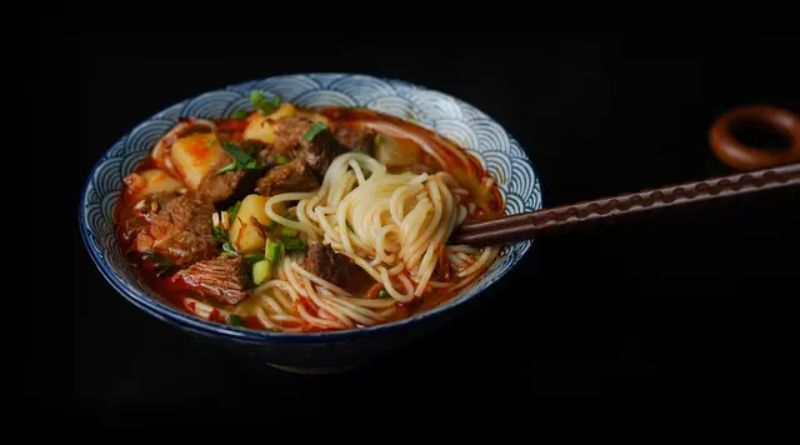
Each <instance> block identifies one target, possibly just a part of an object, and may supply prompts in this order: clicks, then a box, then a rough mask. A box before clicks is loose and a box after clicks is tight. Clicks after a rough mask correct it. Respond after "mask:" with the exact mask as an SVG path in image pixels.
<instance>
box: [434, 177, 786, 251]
mask: <svg viewBox="0 0 800 445" xmlns="http://www.w3.org/2000/svg"><path fill="white" fill-rule="evenodd" d="M798 185H800V164H798V163H795V164H789V165H783V166H779V167H772V168H768V169H763V170H757V171H751V172H747V173H738V174H734V175H729V176H722V177H717V178H712V179H707V180H703V181H696V182H688V183H683V184H678V185H672V186H667V187H661V188H658V189H653V190H645V191H641V192H638V193H628V194H623V195H618V196H614V197H609V198H601V199H596V200H592V201H585V202H580V203H577V204H572V205H565V206H561V207H555V208H552V209H543V210H538V211H535V212H527V213H520V214H516V215H508V216H505V217H502V218H499V219H494V220H490V221H481V222H477V223H470V224H465V225H462V226H461V227H459V228H458V229H457V230H456V232H454V233H453V235H452V236H451V237H450V240H449V243H450V244H469V245H473V246H484V245H491V244H501V243H508V242H516V241H522V240H525V239H529V238H532V237H534V236H536V235H538V234H541V233H544V232H551V231H561V230H565V229H572V228H577V227H581V226H583V225H590V224H592V223H597V222H600V221H603V222H615V221H617V220H619V219H622V218H623V217H626V216H630V215H635V214H639V213H644V212H661V211H664V210H668V209H672V208H675V207H681V206H687V205H692V204H698V203H704V202H707V201H712V200H724V199H730V198H732V197H736V196H741V195H747V194H752V193H756V192H760V191H765V190H771V189H776V188H783V187H791V186H798Z"/></svg>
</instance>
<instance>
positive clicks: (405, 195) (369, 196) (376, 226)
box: [254, 152, 497, 331]
mask: <svg viewBox="0 0 800 445" xmlns="http://www.w3.org/2000/svg"><path fill="white" fill-rule="evenodd" d="M468 195H469V192H468V191H467V190H466V189H465V188H463V187H461V186H460V185H459V184H458V182H457V181H456V180H455V178H453V177H452V176H451V175H450V174H449V173H446V172H438V173H435V174H426V173H423V174H418V175H417V174H413V173H397V174H395V173H389V172H387V171H386V167H385V166H384V165H383V164H381V163H379V162H377V161H376V160H375V159H373V158H371V157H369V156H368V155H366V154H363V153H359V152H349V153H345V154H342V155H340V156H338V157H337V158H336V159H334V160H333V162H332V163H331V166H330V167H329V168H328V170H327V173H326V174H325V177H324V179H323V181H322V186H321V187H320V189H319V190H318V191H317V192H316V193H284V194H278V195H275V196H272V197H271V198H269V199H268V200H267V202H266V204H265V212H266V214H267V216H268V217H269V218H270V219H271V220H273V221H275V222H276V223H278V224H280V225H283V226H286V227H289V228H292V229H296V230H298V231H301V232H302V233H303V234H304V236H305V238H306V239H307V241H309V242H318V241H319V240H320V239H321V240H322V242H323V243H325V244H328V245H330V246H331V247H332V248H333V249H334V250H335V251H337V252H338V253H341V254H343V255H345V256H347V257H349V258H350V259H352V260H353V262H354V263H355V264H356V265H357V266H358V267H360V268H362V269H363V270H364V271H365V272H366V273H367V274H369V275H370V276H371V277H372V278H373V279H374V280H375V281H377V282H378V283H380V285H381V286H382V287H383V289H384V290H385V291H386V294H387V296H388V297H389V298H381V299H375V298H358V297H355V296H353V295H352V294H351V293H350V292H348V291H346V290H345V289H342V288H341V287H339V286H337V285H335V284H333V283H331V282H329V281H327V280H324V279H322V278H321V277H319V276H317V275H315V274H313V273H311V272H310V271H308V270H306V269H304V268H303V267H302V266H301V265H300V264H299V263H298V261H297V260H299V258H292V257H289V256H287V257H285V258H284V259H283V260H282V263H281V264H280V267H278V274H277V275H278V277H277V278H276V279H273V280H271V281H268V282H266V283H264V284H262V285H261V286H259V287H258V288H257V289H256V290H255V291H254V292H255V293H256V294H257V295H262V296H263V298H262V300H260V303H261V305H260V306H259V307H258V308H257V310H256V316H257V318H258V320H259V321H261V323H262V324H263V325H264V326H265V327H266V328H267V329H272V330H283V331H287V330H292V329H293V330H297V329H298V328H301V327H302V325H304V324H305V325H307V326H309V327H311V328H316V329H343V328H351V327H354V326H356V325H361V326H369V325H372V324H376V323H381V322H383V321H386V320H387V318H388V317H390V316H392V315H393V314H394V313H395V312H396V310H397V303H410V302H412V301H413V300H414V299H417V298H421V297H422V296H423V295H424V294H425V292H427V291H428V290H429V289H435V290H437V291H447V292H450V291H453V290H455V289H460V288H462V287H464V286H466V285H468V284H470V283H472V282H473V281H474V280H475V279H476V278H477V275H478V274H479V273H481V272H482V271H483V270H485V269H486V268H487V267H488V265H489V264H491V262H492V261H493V260H494V258H495V257H496V255H497V250H496V249H495V248H492V247H486V248H475V247H471V246H445V243H446V241H447V239H448V238H449V237H450V235H451V233H452V232H453V230H454V229H455V227H456V226H457V225H458V224H460V223H461V222H463V221H464V219H465V218H466V217H467V215H468V214H471V213H472V212H473V211H474V205H472V203H469V204H470V205H471V207H469V208H468V207H467V206H466V205H462V204H461V202H462V198H463V197H467V196H468ZM295 202H296V205H295V207H294V212H295V214H296V216H297V220H296V221H295V220H291V219H289V218H287V217H286V216H284V215H281V214H279V213H278V212H276V211H275V206H276V205H278V204H280V203H283V204H284V205H286V206H287V208H289V209H291V207H289V206H290V205H291V203H295ZM440 255H444V258H443V259H440V258H439V256H440ZM441 261H444V262H445V263H446V264H448V265H449V267H450V270H452V271H453V272H454V275H453V276H454V278H457V281H456V280H453V281H448V280H446V281H441V280H434V279H433V276H434V273H435V272H436V269H437V267H439V264H440V262H441Z"/></svg>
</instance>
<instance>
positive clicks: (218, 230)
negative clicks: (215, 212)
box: [212, 226, 228, 244]
mask: <svg viewBox="0 0 800 445" xmlns="http://www.w3.org/2000/svg"><path fill="white" fill-rule="evenodd" d="M212 232H214V241H216V242H218V243H220V244H222V243H226V242H228V232H227V231H226V230H225V229H223V228H222V226H216V227H214V228H213V229H212Z"/></svg>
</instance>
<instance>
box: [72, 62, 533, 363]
mask: <svg viewBox="0 0 800 445" xmlns="http://www.w3.org/2000/svg"><path fill="white" fill-rule="evenodd" d="M255 89H258V90H262V91H264V92H265V93H266V94H267V95H270V94H274V95H278V96H280V97H281V98H282V99H283V100H285V101H290V102H293V103H296V104H299V105H302V106H306V107H315V106H323V105H340V106H351V107H352V106H358V107H365V108H370V109H373V110H376V111H380V112H383V113H386V114H391V115H395V116H399V117H403V118H410V119H413V120H415V121H416V122H417V123H419V124H421V125H423V126H426V127H428V128H431V129H433V130H435V131H437V132H439V133H440V134H443V135H445V136H447V137H449V138H451V139H452V140H454V141H456V142H458V143H459V144H460V145H461V146H463V147H465V148H467V149H468V150H470V151H471V152H472V153H473V154H475V155H476V157H477V158H478V159H480V161H481V162H482V163H483V165H484V166H485V167H486V168H487V169H488V171H489V172H491V174H492V176H494V178H495V179H496V180H497V183H498V185H499V187H500V190H501V192H502V195H503V198H504V199H505V203H506V213H507V214H513V213H519V212H524V211H531V210H537V209H539V208H540V207H541V190H540V187H539V181H538V179H537V177H536V174H535V173H534V170H533V167H532V165H531V162H530V160H529V159H528V157H527V156H526V155H525V152H524V151H522V149H521V148H520V146H519V144H518V143H517V141H515V140H514V139H513V138H512V137H511V136H510V135H509V134H508V133H507V132H506V131H505V130H504V129H503V127H501V126H500V125H499V124H498V123H497V122H495V121H494V120H492V119H491V118H489V117H488V116H486V115H485V114H484V113H482V112H481V111H480V110H478V109H476V108H475V107H473V106H471V105H469V104H467V103H464V102H462V101H460V100H458V99H456V98H453V97H451V96H449V95H447V94H444V93H440V92H438V91H433V90H429V89H427V88H424V87H420V86H416V85H412V84H409V83H406V82H402V81H397V80H389V79H380V78H376V77H372V76H365V75H353V74H296V75H285V76H277V77H270V78H267V79H264V80H260V81H253V82H247V83H242V84H239V85H234V86H230V87H228V88H225V89H222V90H217V91H212V92H209V93H205V94H201V95H199V96H197V97H195V98H192V99H189V100H186V101H183V102H181V103H178V104H175V105H173V106H171V107H169V108H167V109H166V110H163V111H161V112H160V113H157V114H155V115H154V116H152V117H150V118H149V119H147V120H146V121H144V122H142V123H141V124H139V125H138V126H136V128H134V129H133V130H132V131H131V132H130V133H128V134H127V135H125V136H124V137H122V139H120V140H119V141H117V143H115V144H114V145H113V146H112V147H111V148H109V149H108V151H106V152H105V154H103V156H102V157H101V158H100V160H99V161H98V162H97V164H96V165H95V166H94V169H93V170H92V173H91V175H90V176H89V178H88V180H87V181H86V185H85V187H84V190H83V193H82V195H81V203H80V216H79V219H80V229H81V233H82V235H83V240H84V242H85V244H86V248H87V249H88V251H89V254H90V255H91V257H92V260H94V262H95V264H96V265H97V268H98V269H99V270H100V272H101V273H102V274H103V276H104V277H105V278H106V280H108V282H109V283H110V284H111V286H113V287H114V289H116V290H117V291H118V292H119V293H120V294H121V295H122V296H123V297H125V298H126V299H127V300H128V301H130V302H131V303H133V304H134V305H135V306H137V307H139V308H140V309H142V310H144V311H145V312H147V313H149V314H151V315H153V316H154V317H157V318H159V319H161V320H163V321H165V322H167V323H170V324H172V325H175V326H177V327H179V328H181V329H184V330H186V331H188V332H191V333H193V334H199V335H201V336H204V337H206V338H209V339H211V340H213V341H215V342H217V343H221V344H223V345H225V346H227V347H231V348H235V349H238V350H241V351H243V352H245V353H247V354H251V355H255V356H257V357H259V358H263V359H264V360H265V361H266V362H268V363H270V364H273V365H277V366H279V367H284V368H289V369H294V370H306V371H325V370H334V369H341V368H346V367H351V366H354V365H357V364H358V363H362V362H364V361H366V360H369V359H370V358H372V357H374V356H375V355H377V354H378V353H380V352H381V351H385V350H388V349H390V348H392V347H393V346H395V345H397V344H399V343H402V342H405V341H407V340H409V339H411V338H414V337H416V336H417V335H420V334H422V333H424V332H426V331H428V330H429V329H430V327H431V326H433V325H434V324H437V323H439V322H441V321H443V320H446V319H447V318H448V315H449V314H452V313H453V310H454V309H455V308H456V307H458V306H460V305H462V304H463V303H464V302H466V301H467V300H470V299H472V298H475V297H476V296H478V295H479V294H480V293H482V292H483V291H485V290H486V289H487V288H488V287H489V286H491V285H492V284H493V283H495V282H496V281H497V280H499V279H500V278H501V277H502V276H503V275H505V274H506V273H507V272H508V271H509V270H511V268H512V267H513V266H514V265H515V264H517V262H519V260H520V259H521V258H522V256H523V255H524V254H525V252H526V251H527V250H528V248H530V245H531V243H530V241H526V242H521V243H517V244H514V245H511V246H507V247H506V248H504V249H503V252H502V256H501V257H500V258H499V259H498V260H497V261H496V262H495V264H493V265H492V266H491V267H490V268H489V270H488V271H487V272H486V273H485V274H484V275H483V276H482V277H481V278H480V280H478V281H477V282H476V283H475V284H474V285H473V286H472V287H471V288H469V289H468V290H467V291H466V292H464V293H463V294H462V295H460V296H459V297H458V298H455V299H453V300H451V301H449V302H448V303H446V304H444V305H442V306H440V307H437V308H435V309H433V310H431V311H428V312H424V313H419V314H416V315H414V316H413V317H410V318H408V319H404V320H400V321H396V322H392V323H388V324H383V325H378V326H373V327H368V328H364V329H358V330H351V331H338V332H322V333H308V334H284V333H274V332H264V331H255V330H250V329H244V328H233V327H230V326H225V325H221V324H217V323H211V322H208V321H205V320H202V319H199V318H196V317H194V316H192V315H189V314H187V313H184V312H181V311H179V310H177V309H175V308H174V307H172V306H170V305H169V304H167V303H165V302H164V301H162V300H161V299H159V298H158V297H157V295H156V294H155V293H154V292H153V291H152V289H150V288H149V287H148V286H147V285H146V284H144V283H142V282H141V281H140V280H139V279H138V278H137V276H136V274H135V273H134V272H133V270H132V269H131V266H130V265H129V264H128V261H127V260H126V258H125V256H124V255H123V254H122V252H121V251H120V248H119V246H118V244H117V241H116V239H115V235H114V207H115V206H116V204H117V200H118V199H119V196H120V189H121V186H122V178H123V177H125V176H126V175H127V174H129V173H131V172H132V171H133V170H134V169H135V168H136V166H137V165H138V164H139V163H140V162H141V161H142V160H143V159H145V157H147V155H148V152H149V150H150V149H151V148H152V147H153V145H154V144H155V142H156V141H157V140H158V139H159V138H160V137H161V136H162V135H163V134H164V133H166V132H167V131H168V130H169V129H170V128H172V126H173V125H175V123H176V122H177V120H178V118H181V117H190V116H191V117H200V118H218V117H221V116H228V115H230V114H232V113H233V112H234V111H235V110H238V109H242V108H249V107H250V101H249V93H250V91H252V90H255Z"/></svg>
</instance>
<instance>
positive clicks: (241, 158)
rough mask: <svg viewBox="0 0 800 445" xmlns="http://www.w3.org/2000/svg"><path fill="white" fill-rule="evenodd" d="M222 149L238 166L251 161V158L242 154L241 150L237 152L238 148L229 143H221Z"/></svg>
mask: <svg viewBox="0 0 800 445" xmlns="http://www.w3.org/2000/svg"><path fill="white" fill-rule="evenodd" d="M222 148H224V149H225V151H227V152H228V154H229V155H231V156H232V157H233V159H235V160H236V162H238V163H240V164H247V163H248V162H250V161H251V160H253V158H252V157H251V156H250V155H249V154H247V153H245V152H243V151H242V150H239V148H238V147H236V146H235V145H233V144H231V143H230V142H223V143H222Z"/></svg>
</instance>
